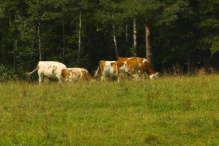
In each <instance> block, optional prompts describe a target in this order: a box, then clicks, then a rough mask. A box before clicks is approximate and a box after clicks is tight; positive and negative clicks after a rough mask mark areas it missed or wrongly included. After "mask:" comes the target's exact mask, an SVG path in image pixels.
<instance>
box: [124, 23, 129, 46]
mask: <svg viewBox="0 0 219 146" xmlns="http://www.w3.org/2000/svg"><path fill="white" fill-rule="evenodd" d="M125 42H126V44H128V43H129V36H128V25H127V24H126V25H125Z"/></svg>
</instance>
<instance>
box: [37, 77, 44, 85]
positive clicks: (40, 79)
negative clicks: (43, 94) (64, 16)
mask: <svg viewBox="0 0 219 146" xmlns="http://www.w3.org/2000/svg"><path fill="white" fill-rule="evenodd" d="M38 80H39V85H41V83H42V81H43V76H39V79H38Z"/></svg>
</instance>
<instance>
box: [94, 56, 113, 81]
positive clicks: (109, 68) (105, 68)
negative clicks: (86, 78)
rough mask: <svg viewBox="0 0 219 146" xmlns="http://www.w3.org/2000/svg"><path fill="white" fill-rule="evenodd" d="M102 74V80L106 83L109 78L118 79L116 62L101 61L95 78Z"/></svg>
mask: <svg viewBox="0 0 219 146" xmlns="http://www.w3.org/2000/svg"><path fill="white" fill-rule="evenodd" d="M99 72H100V80H101V81H104V80H105V79H106V77H107V76H109V77H116V76H117V68H116V61H105V60H101V61H99V65H98V68H97V71H96V72H95V75H94V77H96V76H97V74H99Z"/></svg>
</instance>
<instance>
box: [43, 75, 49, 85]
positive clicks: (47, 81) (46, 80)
mask: <svg viewBox="0 0 219 146" xmlns="http://www.w3.org/2000/svg"><path fill="white" fill-rule="evenodd" d="M43 81H44V83H46V84H48V83H49V78H48V77H46V76H44V80H43Z"/></svg>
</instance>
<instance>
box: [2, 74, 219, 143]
mask: <svg viewBox="0 0 219 146" xmlns="http://www.w3.org/2000/svg"><path fill="white" fill-rule="evenodd" d="M218 80H219V76H218V75H215V74H212V75H201V76H197V77H186V76H174V77H161V78H159V79H157V80H154V81H151V80H148V79H147V80H144V81H123V82H120V83H117V82H116V81H115V82H93V83H86V82H82V83H75V84H70V85H66V84H64V85H62V86H60V85H57V84H56V83H51V84H49V85H42V86H39V85H38V83H37V82H35V83H26V82H8V83H0V93H1V98H0V143H1V144H2V145H95V146H96V145H101V146H102V145H122V146H124V145H217V144H218V143H219V135H218V130H219V114H218V110H219V103H218V97H219V96H218V95H219V84H218Z"/></svg>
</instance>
